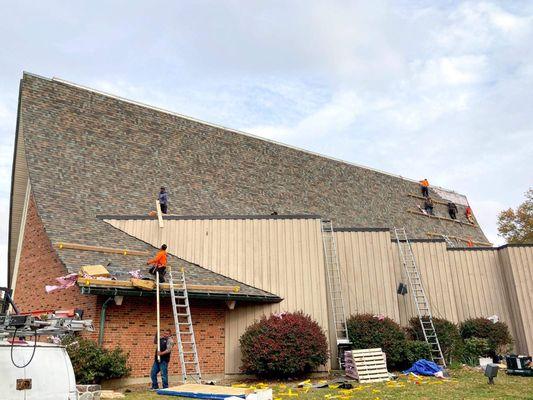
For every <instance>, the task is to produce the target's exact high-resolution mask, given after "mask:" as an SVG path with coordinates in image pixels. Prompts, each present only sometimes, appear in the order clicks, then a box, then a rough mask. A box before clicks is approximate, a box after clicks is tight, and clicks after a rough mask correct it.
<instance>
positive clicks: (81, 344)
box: [62, 335, 131, 384]
mask: <svg viewBox="0 0 533 400" xmlns="http://www.w3.org/2000/svg"><path fill="white" fill-rule="evenodd" d="M62 344H63V345H64V346H66V348H67V352H68V355H69V357H70V361H71V362H72V367H73V368H74V375H75V376H76V383H78V384H92V383H97V384H98V383H100V382H102V381H103V380H106V379H112V378H122V377H124V376H128V375H129V373H130V371H131V369H130V368H129V367H128V366H127V360H128V356H129V353H128V354H126V353H124V351H123V350H122V349H120V348H119V347H117V348H115V349H113V350H108V349H103V348H101V347H98V344H97V343H96V342H95V341H92V340H89V339H85V338H81V337H76V336H73V335H69V336H66V337H65V338H64V339H63V340H62Z"/></svg>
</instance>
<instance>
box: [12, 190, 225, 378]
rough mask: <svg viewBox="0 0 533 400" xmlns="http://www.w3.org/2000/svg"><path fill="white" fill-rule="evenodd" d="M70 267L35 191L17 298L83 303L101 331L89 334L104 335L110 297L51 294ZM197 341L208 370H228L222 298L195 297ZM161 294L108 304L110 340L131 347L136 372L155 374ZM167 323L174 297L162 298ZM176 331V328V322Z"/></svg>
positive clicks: (47, 304)
mask: <svg viewBox="0 0 533 400" xmlns="http://www.w3.org/2000/svg"><path fill="white" fill-rule="evenodd" d="M66 273H67V271H66V268H65V266H64V265H63V264H62V263H61V261H60V260H59V258H58V257H57V255H56V253H55V251H54V249H53V247H52V245H51V242H50V240H49V239H48V236H47V234H46V232H45V230H44V227H43V224H42V222H41V220H40V218H39V215H38V213H37V209H36V206H35V201H34V199H33V197H32V198H31V200H30V204H29V207H28V214H27V217H26V227H25V231H24V242H23V246H22V253H21V259H20V265H19V271H18V277H17V285H16V290H15V302H16V304H17V306H18V307H19V309H20V311H22V312H25V311H31V310H37V309H62V308H82V309H84V311H85V314H84V318H92V319H93V320H94V325H95V328H96V329H95V332H93V333H91V334H89V335H88V336H89V337H90V338H92V339H94V340H96V339H97V338H98V324H99V320H100V310H101V308H102V303H103V302H104V301H105V297H101V296H98V297H97V296H93V295H82V294H81V293H80V291H79V288H78V287H77V286H75V287H71V288H69V289H65V290H60V291H57V292H54V293H50V294H47V293H46V292H45V290H44V287H45V285H53V284H55V281H54V279H55V278H56V277H58V276H61V275H65V274H66ZM191 303H192V315H193V323H194V330H195V336H196V341H197V343H198V349H199V357H200V361H201V368H202V372H203V373H204V374H223V373H224V318H225V309H224V304H223V303H222V302H210V303H208V302H203V301H194V300H193V301H191ZM155 308H156V307H155V299H154V298H146V297H144V298H141V297H126V298H124V301H123V303H122V305H121V306H117V305H115V303H114V302H111V303H110V304H109V306H108V310H107V315H106V321H105V332H104V346H105V347H107V348H113V347H115V346H117V345H120V346H121V347H122V348H123V349H125V350H126V351H128V352H129V353H130V357H129V365H130V367H131V368H132V374H131V377H134V378H135V377H147V376H149V372H150V367H151V365H152V362H153V356H154V351H155V350H154V349H155V345H154V344H153V339H154V335H155V332H156V318H155ZM161 327H162V328H165V327H170V328H172V327H173V319H172V308H171V304H170V299H168V298H164V299H162V301H161ZM172 331H174V329H173V328H172ZM177 373H179V368H178V354H177V353H176V352H175V353H174V355H173V359H172V367H171V369H170V374H177Z"/></svg>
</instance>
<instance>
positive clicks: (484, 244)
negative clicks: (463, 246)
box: [427, 232, 492, 246]
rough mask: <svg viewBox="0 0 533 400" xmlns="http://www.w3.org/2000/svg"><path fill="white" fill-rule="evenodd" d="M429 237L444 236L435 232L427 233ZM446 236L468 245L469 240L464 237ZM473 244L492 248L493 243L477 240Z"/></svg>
mask: <svg viewBox="0 0 533 400" xmlns="http://www.w3.org/2000/svg"><path fill="white" fill-rule="evenodd" d="M427 235H428V236H436V237H442V235H443V234H440V233H434V232H427ZM446 236H448V237H449V238H450V239H456V240H460V241H462V242H465V243H468V239H467V238H464V237H461V236H453V235H446ZM472 243H474V244H479V245H480V246H492V243H489V242H477V241H475V240H472Z"/></svg>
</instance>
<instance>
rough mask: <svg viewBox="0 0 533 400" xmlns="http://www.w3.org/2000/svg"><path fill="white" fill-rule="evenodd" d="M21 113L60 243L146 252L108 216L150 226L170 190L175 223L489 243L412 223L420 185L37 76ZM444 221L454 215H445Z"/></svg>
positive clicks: (43, 209)
mask: <svg viewBox="0 0 533 400" xmlns="http://www.w3.org/2000/svg"><path fill="white" fill-rule="evenodd" d="M19 102H20V104H19V121H18V132H17V134H18V135H19V136H20V135H22V136H23V141H22V144H23V146H24V156H25V158H26V161H27V168H28V176H29V179H30V181H31V188H32V192H33V195H34V198H35V201H36V204H37V208H38V212H39V215H40V217H41V219H42V221H43V223H44V225H45V227H46V231H47V233H48V235H49V237H50V239H51V240H52V241H53V242H59V241H66V242H67V241H68V242H75V243H85V244H91V245H100V246H113V245H117V246H123V247H131V246H137V245H138V241H136V239H134V238H131V237H128V236H127V235H125V234H124V233H121V232H118V231H117V230H115V229H113V228H112V227H110V226H108V225H107V224H105V223H104V222H103V221H101V220H99V219H98V218H97V215H102V214H111V215H120V214H122V215H138V214H146V213H147V212H148V211H149V210H151V209H153V208H154V199H155V195H156V193H157V191H158V189H159V187H160V186H165V187H167V188H168V191H169V195H170V211H171V213H172V214H178V215H210V214H216V215H236V214H237V215H239V214H240V215H242V214H252V215H253V214H260V215H263V214H270V213H271V212H272V211H274V210H275V211H277V212H278V213H279V214H318V215H322V216H324V217H327V218H331V219H332V220H333V222H334V225H335V226H336V227H353V226H356V227H392V226H402V227H403V226H405V227H406V228H407V229H408V232H409V233H410V235H412V236H413V237H417V238H428V236H427V233H428V232H437V233H440V232H442V233H446V234H450V235H456V236H462V237H472V238H473V239H474V240H477V241H486V238H485V236H484V234H483V232H482V231H481V229H480V228H479V227H478V226H470V225H467V224H465V223H455V222H452V221H447V220H444V219H437V218H428V217H424V216H422V215H417V214H416V213H414V212H408V211H414V210H416V206H417V204H419V203H420V202H421V200H420V199H417V198H416V197H412V196H408V194H412V195H417V194H418V193H419V187H418V184H417V183H416V182H414V181H412V180H408V179H403V178H400V177H397V176H394V175H391V174H387V173H383V172H379V171H376V170H372V169H368V168H364V167H360V166H356V165H353V164H349V163H346V162H342V161H338V160H333V159H331V158H327V157H323V156H320V155H317V154H313V153H310V152H306V151H302V150H298V149H295V148H292V147H289V146H285V145H282V144H278V143H274V142H271V141H267V140H263V139H260V138H256V137H253V136H250V135H246V134H242V133H239V132H236V131H234V130H229V129H225V128H221V127H216V126H213V125H211V124H207V123H203V122H200V121H197V120H194V119H191V118H187V117H183V116H179V115H176V114H173V113H170V112H166V111H162V110H158V109H155V108H152V107H149V106H143V105H139V104H136V103H134V102H131V101H126V100H123V99H119V98H116V97H113V96H109V95H105V94H101V93H98V92H96V91H92V90H88V89H85V88H81V87H78V86H76V85H73V84H68V83H65V82H63V81H58V80H51V79H45V78H41V77H37V76H34V75H30V74H24V76H23V78H22V81H21V92H20V99H19ZM16 161H17V160H16ZM19 161H20V160H19ZM18 164H20V163H15V167H14V168H22V167H17V165H18ZM432 195H433V197H434V198H435V199H436V200H442V201H444V199H443V198H441V197H440V196H439V195H438V194H437V193H432ZM14 202H16V201H14ZM12 208H13V204H12ZM436 211H437V213H438V214H440V215H442V216H445V214H446V208H445V206H444V205H442V204H437V205H436ZM463 211H464V207H462V206H459V214H460V215H461V216H462V213H463ZM463 219H464V218H463ZM463 222H466V221H463ZM11 223H12V224H13V223H16V221H14V220H12V221H11ZM10 240H14V236H13V235H11V236H10ZM11 258H12V257H10V259H11ZM65 260H67V261H68V257H65ZM67 264H68V263H67Z"/></svg>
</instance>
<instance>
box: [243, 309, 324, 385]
mask: <svg viewBox="0 0 533 400" xmlns="http://www.w3.org/2000/svg"><path fill="white" fill-rule="evenodd" d="M240 344H241V351H242V364H243V365H242V367H241V369H242V371H243V372H246V373H250V374H254V375H258V376H267V377H289V376H295V375H302V374H304V373H307V372H311V371H313V370H314V369H316V368H317V367H318V366H320V365H323V364H325V363H326V361H327V360H328V357H329V356H328V341H327V339H326V335H325V333H324V331H323V330H322V328H321V327H320V326H319V325H318V324H317V323H316V322H315V321H313V320H312V319H311V318H310V317H309V316H308V315H305V314H303V313H302V312H297V313H283V314H273V315H271V316H270V317H268V318H266V317H263V318H261V320H260V321H258V322H255V323H254V324H253V325H251V326H249V327H248V328H246V331H245V332H244V333H243V334H242V336H241V338H240Z"/></svg>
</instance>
